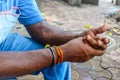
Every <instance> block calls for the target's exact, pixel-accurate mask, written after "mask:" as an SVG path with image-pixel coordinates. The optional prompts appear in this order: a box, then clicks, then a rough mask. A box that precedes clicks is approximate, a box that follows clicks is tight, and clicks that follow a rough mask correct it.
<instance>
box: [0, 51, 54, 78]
mask: <svg viewBox="0 0 120 80" xmlns="http://www.w3.org/2000/svg"><path fill="white" fill-rule="evenodd" d="M51 63H52V55H51V52H50V50H49V49H44V50H36V51H29V52H0V79H1V78H9V77H17V76H21V75H24V74H28V73H32V72H35V71H37V70H40V69H42V68H45V67H48V66H50V64H51Z"/></svg>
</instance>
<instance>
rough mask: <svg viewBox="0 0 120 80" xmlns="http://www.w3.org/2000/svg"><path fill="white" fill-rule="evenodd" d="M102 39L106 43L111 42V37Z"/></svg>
mask: <svg viewBox="0 0 120 80" xmlns="http://www.w3.org/2000/svg"><path fill="white" fill-rule="evenodd" d="M101 40H102V41H103V42H104V44H109V42H110V39H108V38H102V39H101Z"/></svg>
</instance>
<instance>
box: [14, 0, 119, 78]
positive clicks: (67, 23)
mask: <svg viewBox="0 0 120 80" xmlns="http://www.w3.org/2000/svg"><path fill="white" fill-rule="evenodd" d="M46 1H47V2H43V3H42V4H41V11H42V15H43V16H44V18H45V19H46V20H47V21H48V22H49V23H50V24H51V25H54V26H56V27H59V28H61V29H63V30H67V31H68V30H72V31H74V32H81V31H84V30H87V29H88V28H86V27H85V25H92V28H95V27H99V26H101V25H102V24H104V23H105V22H107V23H108V24H109V31H107V32H106V33H105V34H104V35H103V36H106V37H109V38H110V39H111V42H110V44H109V45H108V49H107V51H106V53H105V54H104V55H103V56H102V57H95V58H94V59H92V60H90V61H88V62H85V63H72V67H71V68H72V80H120V48H119V44H120V43H119V40H120V36H119V30H120V28H119V26H120V23H117V22H116V21H115V20H114V19H106V18H105V16H106V15H107V14H108V13H109V11H110V10H113V9H116V8H120V6H115V5H114V4H112V3H111V0H100V3H99V6H91V5H82V7H74V6H69V5H68V4H67V3H65V2H63V1H59V0H46ZM16 31H17V32H20V33H21V34H23V35H28V34H27V33H26V32H25V29H24V28H23V26H22V25H20V24H16V27H15V28H14V29H13V32H16ZM19 80H43V77H42V75H41V74H40V75H38V76H31V75H26V76H22V77H19Z"/></svg>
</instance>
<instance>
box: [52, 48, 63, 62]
mask: <svg viewBox="0 0 120 80" xmlns="http://www.w3.org/2000/svg"><path fill="white" fill-rule="evenodd" d="M54 49H55V51H56V53H57V61H56V64H59V63H62V62H63V53H62V50H61V48H60V47H57V46H54Z"/></svg>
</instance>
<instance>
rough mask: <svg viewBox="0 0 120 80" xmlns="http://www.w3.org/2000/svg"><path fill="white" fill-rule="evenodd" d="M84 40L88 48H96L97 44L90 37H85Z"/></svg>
mask: <svg viewBox="0 0 120 80" xmlns="http://www.w3.org/2000/svg"><path fill="white" fill-rule="evenodd" d="M86 40H87V42H88V44H89V45H90V46H92V47H93V48H96V47H97V42H96V40H94V39H93V38H92V37H91V36H89V35H87V36H86Z"/></svg>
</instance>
